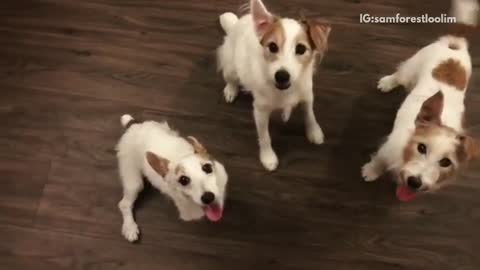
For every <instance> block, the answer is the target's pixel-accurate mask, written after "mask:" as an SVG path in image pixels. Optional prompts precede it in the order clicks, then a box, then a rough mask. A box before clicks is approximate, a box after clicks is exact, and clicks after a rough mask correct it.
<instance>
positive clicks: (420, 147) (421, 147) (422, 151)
mask: <svg viewBox="0 0 480 270" xmlns="http://www.w3.org/2000/svg"><path fill="white" fill-rule="evenodd" d="M417 150H418V152H419V153H420V154H426V153H427V146H426V145H425V144H423V143H419V144H418V146H417Z"/></svg>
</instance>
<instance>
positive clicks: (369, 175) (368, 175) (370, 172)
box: [362, 161, 382, 182]
mask: <svg viewBox="0 0 480 270" xmlns="http://www.w3.org/2000/svg"><path fill="white" fill-rule="evenodd" d="M381 175H382V171H381V170H380V169H379V168H378V166H375V164H374V163H373V161H370V162H369V163H367V164H365V165H363V167H362V176H363V179H364V180H365V182H372V181H375V180H377V179H378V178H379V177H380V176H381Z"/></svg>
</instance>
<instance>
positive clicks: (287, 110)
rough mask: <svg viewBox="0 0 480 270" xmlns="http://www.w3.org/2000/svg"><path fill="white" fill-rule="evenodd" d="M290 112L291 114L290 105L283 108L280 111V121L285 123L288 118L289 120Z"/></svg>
mask: <svg viewBox="0 0 480 270" xmlns="http://www.w3.org/2000/svg"><path fill="white" fill-rule="evenodd" d="M291 114H292V108H291V107H288V108H285V109H283V111H282V121H283V122H284V123H287V122H288V120H290V115H291Z"/></svg>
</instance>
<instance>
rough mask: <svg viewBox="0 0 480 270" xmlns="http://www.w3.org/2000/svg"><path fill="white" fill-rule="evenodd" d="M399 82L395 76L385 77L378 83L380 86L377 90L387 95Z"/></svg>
mask: <svg viewBox="0 0 480 270" xmlns="http://www.w3.org/2000/svg"><path fill="white" fill-rule="evenodd" d="M397 85H398V84H397V80H396V79H395V76H394V75H388V76H385V77H383V78H381V79H380V80H379V81H378V86H377V88H378V89H379V90H380V91H382V92H384V93H387V92H390V91H392V90H393V88H395V87H397Z"/></svg>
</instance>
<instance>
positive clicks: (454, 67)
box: [362, 0, 480, 201]
mask: <svg viewBox="0 0 480 270" xmlns="http://www.w3.org/2000/svg"><path fill="white" fill-rule="evenodd" d="M452 10H453V15H455V16H456V18H457V23H459V24H463V26H460V25H457V26H456V27H454V29H455V30H454V31H453V33H454V34H452V35H447V36H443V37H441V38H440V39H439V40H437V41H436V42H434V43H432V44H430V45H428V46H426V47H424V48H423V49H421V50H420V51H418V52H417V53H416V54H415V55H414V56H413V57H411V58H410V59H408V60H407V61H405V62H403V63H402V64H401V65H400V66H399V67H398V69H397V71H396V72H395V73H393V74H391V75H388V76H385V77H383V78H382V79H381V80H380V81H379V83H378V88H379V89H380V90H381V91H383V92H389V91H391V90H392V89H394V88H395V87H397V86H399V85H403V86H405V88H406V89H407V90H408V91H409V94H408V96H407V97H406V99H405V101H404V102H403V104H402V106H401V107H400V109H399V111H398V113H397V117H396V119H395V123H394V127H393V130H392V132H391V133H390V135H389V136H388V139H387V141H386V142H385V143H384V144H383V145H382V146H381V147H380V149H379V150H378V152H377V153H376V154H374V155H373V157H372V160H371V161H370V162H369V163H367V164H366V165H365V166H363V169H362V174H363V177H364V179H365V181H374V180H376V179H377V178H379V177H380V176H381V175H382V174H383V173H384V172H385V171H391V172H393V173H394V174H395V175H396V180H397V191H396V195H397V197H398V199H399V200H401V201H409V200H412V199H413V198H415V196H416V195H418V194H420V193H422V192H430V191H434V190H437V189H439V188H440V187H442V186H444V185H445V184H447V183H449V182H450V181H449V180H450V179H452V176H453V175H454V174H455V172H456V171H457V170H458V169H459V168H461V167H462V165H463V164H464V163H466V162H467V161H469V160H471V159H473V158H476V157H478V156H479V154H480V146H479V143H478V141H477V140H476V139H474V138H472V137H471V136H469V135H468V134H466V132H465V124H466V123H465V121H464V113H465V105H464V99H465V93H466V91H467V85H468V81H469V79H470V75H471V72H472V63H471V59H470V54H469V52H468V43H467V39H466V38H465V37H464V34H465V33H468V32H469V31H476V27H474V25H475V24H476V22H477V16H478V3H477V1H475V0H455V1H454V2H453V9H452ZM458 29H462V31H458ZM465 30H467V31H465Z"/></svg>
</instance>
